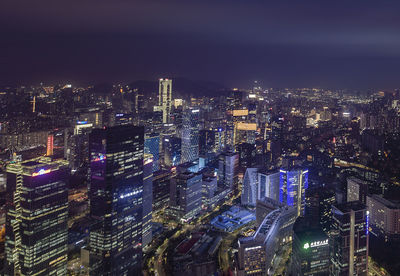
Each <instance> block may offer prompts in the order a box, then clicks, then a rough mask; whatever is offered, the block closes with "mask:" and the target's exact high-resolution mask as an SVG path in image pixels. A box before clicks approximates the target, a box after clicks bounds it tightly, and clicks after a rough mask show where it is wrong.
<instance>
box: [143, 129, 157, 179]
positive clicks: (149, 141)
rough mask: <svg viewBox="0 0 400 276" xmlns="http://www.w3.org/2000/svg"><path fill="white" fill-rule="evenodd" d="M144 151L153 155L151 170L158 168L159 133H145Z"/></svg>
mask: <svg viewBox="0 0 400 276" xmlns="http://www.w3.org/2000/svg"><path fill="white" fill-rule="evenodd" d="M144 152H145V153H148V154H151V155H153V172H155V171H158V170H159V169H160V134H158V133H150V134H146V135H145V138H144Z"/></svg>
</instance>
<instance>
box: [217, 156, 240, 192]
mask: <svg viewBox="0 0 400 276" xmlns="http://www.w3.org/2000/svg"><path fill="white" fill-rule="evenodd" d="M238 170H239V155H238V154H237V153H234V152H225V153H222V154H220V156H219V159H218V181H219V183H220V184H221V185H222V186H223V187H225V188H229V189H230V190H231V191H234V190H237V189H238V187H237V185H238Z"/></svg>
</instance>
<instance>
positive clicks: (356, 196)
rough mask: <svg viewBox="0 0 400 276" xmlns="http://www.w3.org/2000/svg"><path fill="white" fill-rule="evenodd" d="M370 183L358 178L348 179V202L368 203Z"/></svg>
mask: <svg viewBox="0 0 400 276" xmlns="http://www.w3.org/2000/svg"><path fill="white" fill-rule="evenodd" d="M367 195H368V182H366V181H364V180H361V179H358V178H356V177H349V178H347V201H348V202H349V201H357V200H359V201H361V202H362V203H363V204H366V202H367Z"/></svg>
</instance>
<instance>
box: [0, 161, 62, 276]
mask: <svg viewBox="0 0 400 276" xmlns="http://www.w3.org/2000/svg"><path fill="white" fill-rule="evenodd" d="M67 165H68V163H67V162H66V161H52V160H51V159H50V158H46V157H41V158H38V159H33V160H28V161H25V162H22V163H20V162H17V163H13V164H10V165H9V166H7V194H8V195H10V196H9V197H8V198H7V203H6V208H7V216H6V242H5V252H6V263H5V273H4V274H5V275H66V274H67V242H68V241H67V240H68V224H67V223H68V188H67V181H68V177H69V170H68V167H67Z"/></svg>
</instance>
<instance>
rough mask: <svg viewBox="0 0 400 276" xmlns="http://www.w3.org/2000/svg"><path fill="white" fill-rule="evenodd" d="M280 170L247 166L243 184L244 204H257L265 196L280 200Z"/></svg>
mask: <svg viewBox="0 0 400 276" xmlns="http://www.w3.org/2000/svg"><path fill="white" fill-rule="evenodd" d="M279 180H280V172H279V171H264V170H259V169H257V168H247V170H246V172H245V174H244V178H243V185H242V204H243V205H252V206H255V205H256V202H257V200H262V199H263V198H265V197H268V198H271V199H273V200H279Z"/></svg>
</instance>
